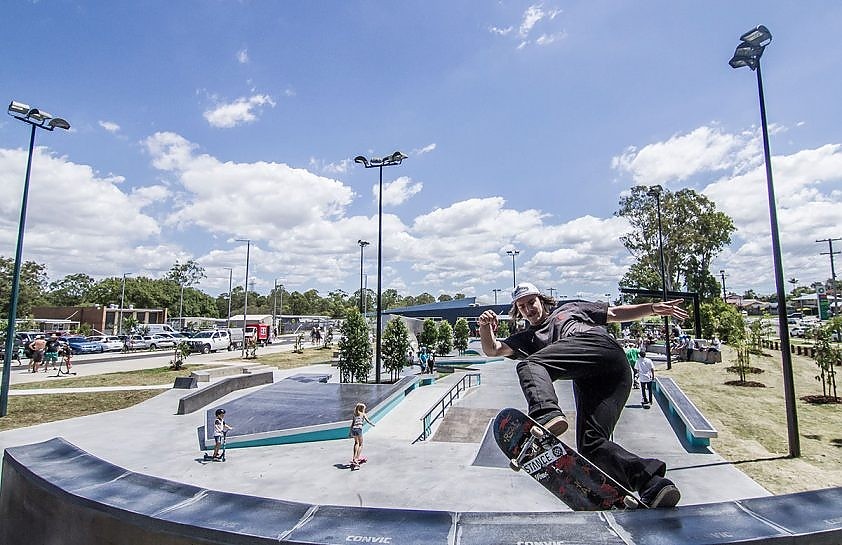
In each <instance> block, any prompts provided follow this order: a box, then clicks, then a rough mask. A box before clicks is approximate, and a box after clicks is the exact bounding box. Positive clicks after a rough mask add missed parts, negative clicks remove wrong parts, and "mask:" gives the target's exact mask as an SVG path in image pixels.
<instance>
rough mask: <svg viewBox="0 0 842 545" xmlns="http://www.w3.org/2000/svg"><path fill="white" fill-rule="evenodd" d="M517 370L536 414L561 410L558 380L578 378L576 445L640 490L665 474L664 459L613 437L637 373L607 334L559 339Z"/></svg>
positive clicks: (531, 411)
mask: <svg viewBox="0 0 842 545" xmlns="http://www.w3.org/2000/svg"><path fill="white" fill-rule="evenodd" d="M517 374H518V378H519V379H520V386H521V388H522V389H523V394H524V396H526V401H527V403H528V405H529V414H530V416H533V417H536V416H540V415H541V414H545V413H547V412H550V411H558V410H560V408H559V406H558V396H556V393H555V388H554V387H553V381H555V380H572V381H573V395H574V397H575V400H576V445H577V448H578V449H579V452H580V453H582V455H584V456H585V457H586V458H588V459H589V460H590V461H591V462H593V463H594V464H595V465H597V466H598V467H599V468H600V469H602V470H603V471H605V472H606V473H608V474H609V475H610V476H611V477H613V478H614V479H615V480H616V481H617V482H619V483H620V484H622V485H623V486H625V487H627V488H630V489H632V490H640V489H641V488H643V486H644V485H645V484H646V483H647V481H649V479H651V478H652V477H653V476H654V475H660V476H663V475H664V473H666V464H664V462H662V461H660V460H657V459H654V458H640V457H639V456H637V455H635V454H632V453H630V452H628V451H626V450H624V449H623V448H622V447H620V446H619V445H618V444H616V443H614V442H612V441H611V434H612V432H613V431H614V427H615V426H616V425H617V421H618V420H619V419H620V413H621V412H622V410H623V407H625V404H626V401H627V400H628V397H629V392H630V391H631V383H632V374H631V369H630V368H629V364H628V360H627V359H626V354H625V352H624V351H623V349H622V348H621V347H620V345H619V344H617V342H616V341H615V340H614V339H612V338H611V337H609V336H608V335H606V334H603V333H598V332H588V333H583V334H579V335H575V336H572V337H566V338H563V339H560V340H559V341H556V342H555V343H553V344H551V345H549V346H547V347H546V348H544V349H542V350H539V351H538V352H535V353H534V354H532V355H531V356H529V357H528V358H526V359H525V360H523V361H521V362H519V363H518V365H517Z"/></svg>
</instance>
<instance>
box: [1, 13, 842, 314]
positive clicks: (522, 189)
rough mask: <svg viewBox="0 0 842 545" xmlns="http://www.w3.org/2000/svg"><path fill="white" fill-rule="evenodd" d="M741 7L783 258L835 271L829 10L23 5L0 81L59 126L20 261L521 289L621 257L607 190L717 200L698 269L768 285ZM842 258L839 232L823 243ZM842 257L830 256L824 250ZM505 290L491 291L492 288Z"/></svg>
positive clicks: (612, 287) (307, 284) (618, 270)
mask: <svg viewBox="0 0 842 545" xmlns="http://www.w3.org/2000/svg"><path fill="white" fill-rule="evenodd" d="M757 24H764V25H766V26H767V27H768V28H769V29H770V30H771V32H772V34H773V41H772V44H771V45H770V46H769V47H768V48H767V50H766V52H765V54H764V57H763V66H762V69H763V81H764V86H765V93H766V103H767V110H768V116H769V123H770V131H771V149H772V154H773V161H772V165H773V169H774V176H775V188H776V192H777V198H778V214H779V222H780V231H781V239H782V247H783V254H784V271H785V275H786V277H787V278H790V277H796V278H798V279H799V281H800V282H801V283H804V284H809V283H811V282H814V281H821V280H825V279H827V278H828V277H829V276H830V263H829V259H828V257H827V256H821V255H819V254H820V252H827V245H826V244H825V245H821V244H817V243H816V242H815V241H816V240H817V239H823V238H828V237H831V238H836V237H842V226H840V223H841V222H840V221H839V210H840V207H839V204H840V201H842V184H840V181H841V180H842V150H840V143H842V136H840V130H839V128H838V127H839V120H840V119H842V111H840V109H841V108H842V106H840V102H839V97H840V96H842V88H840V87H842V85H841V84H840V77H842V76H840V75H839V73H840V71H839V66H840V64H842V62H840V61H842V48H840V46H839V45H838V44H837V43H836V35H837V33H838V28H839V27H840V25H842V5H837V4H835V3H829V2H812V1H808V2H799V3H795V2H766V1H746V2H738V3H734V2H724V1H723V2H668V1H651V2H623V1H616V2H605V1H602V2H599V1H597V2H593V1H575V2H565V1H545V2H540V3H535V2H529V1H524V2H515V1H506V2H444V1H425V2H394V3H387V2H369V1H348V2H302V1H298V2H293V1H284V2H269V1H263V2H257V1H239V2H235V1H224V0H217V1H204V2H199V1H179V2H163V1H157V0H149V1H138V2H131V3H128V2H127V3H123V2H105V1H100V2H95V1H91V2H71V1H64V0H52V1H35V2H26V1H15V2H12V3H10V5H9V6H6V7H5V9H4V16H3V20H2V22H0V31H2V33H0V35H2V37H3V38H2V40H3V50H4V54H5V56H6V59H7V61H6V62H4V63H2V65H0V89H2V90H3V93H2V94H0V96H5V98H6V100H7V104H8V101H11V100H17V101H20V102H24V103H27V104H30V105H31V106H33V107H38V108H41V109H43V110H46V111H48V112H51V113H53V114H54V115H56V116H60V117H64V118H66V119H67V120H68V121H69V122H70V123H71V125H72V129H71V131H69V132H64V131H57V132H53V133H47V132H46V131H39V134H38V135H37V146H38V147H37V150H36V154H35V158H34V162H33V170H32V182H31V188H30V205H29V212H28V216H27V230H26V235H25V243H24V256H25V259H33V260H36V261H39V262H41V263H45V264H46V265H47V267H48V274H49V276H50V279H51V280H56V279H59V278H61V277H62V276H64V275H66V274H71V273H76V272H85V273H88V274H90V275H91V276H93V277H95V278H102V277H106V276H119V275H121V274H122V273H124V272H132V273H134V274H145V275H148V276H152V277H158V276H161V275H163V274H164V273H165V272H166V270H167V269H168V268H169V267H170V266H171V265H172V264H173V263H174V262H175V261H176V260H180V261H182V262H183V261H185V260H187V259H195V260H197V261H198V262H199V263H200V264H201V265H202V266H204V267H205V269H206V274H207V278H206V279H204V280H203V281H202V283H201V284H200V286H199V287H200V288H201V289H203V290H205V291H207V292H208V293H211V294H213V295H216V294H218V293H220V292H223V291H227V288H228V272H227V270H225V267H232V268H234V279H235V282H238V281H239V283H240V284H242V282H243V279H244V276H245V254H246V251H245V245H244V243H241V242H237V241H236V239H243V238H246V239H251V240H252V248H251V273H250V277H251V279H252V281H253V282H254V288H255V289H256V290H257V291H259V292H263V293H266V292H268V291H269V289H271V286H272V284H273V282H274V281H275V279H277V280H278V282H279V283H283V284H284V285H285V286H286V287H287V289H290V290H299V291H302V290H306V289H310V288H315V289H318V290H319V292H320V293H321V294H322V295H326V294H327V293H328V292H329V291H331V290H334V289H343V290H345V291H347V292H349V293H351V292H353V291H355V290H356V289H358V288H359V278H360V277H359V274H360V268H359V267H360V265H359V257H360V248H359V246H358V245H357V240H358V239H365V240H369V241H371V242H372V245H371V246H369V247H367V248H366V251H365V270H366V273H367V274H368V275H369V281H368V285H369V287H371V288H374V287H375V286H376V277H375V274H376V256H377V249H376V241H377V191H376V186H377V170H376V169H365V168H363V167H362V166H360V165H355V164H354V163H353V158H354V157H355V156H357V155H360V154H362V155H366V156H383V155H387V154H391V153H392V152H393V151H396V150H401V151H403V152H404V153H406V154H407V155H408V156H409V157H408V158H407V159H406V160H405V161H404V162H403V164H401V165H400V166H395V167H390V168H386V169H384V186H385V190H384V197H383V205H384V240H383V255H384V274H383V287H384V289H386V288H394V289H397V290H398V291H399V292H400V293H401V294H404V295H416V294H418V293H421V292H424V291H427V292H429V293H432V294H433V295H436V296H437V295H439V294H440V293H450V294H453V293H457V292H459V293H464V294H466V295H469V296H478V297H480V298H481V299H483V300H493V297H494V293H493V291H492V290H493V289H495V288H503V289H505V290H508V289H509V288H510V287H511V284H512V271H511V265H512V263H511V258H510V257H509V256H508V255H506V253H505V252H506V250H509V249H512V248H516V249H518V250H519V251H520V254H519V255H518V256H517V277H518V280H531V281H533V282H534V283H536V284H537V285H538V286H539V287H540V288H542V289H547V288H554V289H555V290H556V291H555V293H556V294H557V295H558V294H563V295H568V296H573V295H577V294H579V295H581V296H584V297H588V298H596V297H600V296H602V295H603V294H605V293H613V294H616V293H617V281H618V280H619V278H620V277H621V276H622V274H623V273H624V272H625V270H626V268H627V267H628V265H629V263H630V261H629V256H628V255H627V253H626V251H625V250H624V248H623V247H622V244H621V243H620V240H619V237H620V236H621V235H622V234H623V233H624V232H625V231H626V229H627V225H626V224H625V222H624V220H622V219H620V218H616V217H614V212H615V211H616V210H617V207H618V201H619V199H620V197H621V195H622V194H623V192H624V191H627V190H628V189H629V188H630V187H631V186H633V185H636V184H644V185H649V184H656V183H660V184H662V185H664V186H665V187H667V188H669V189H671V190H674V191H675V190H679V189H681V188H685V187H690V188H693V189H696V190H697V191H699V192H702V193H704V194H706V195H707V196H709V197H710V198H711V199H713V200H714V201H715V202H716V204H717V206H718V208H719V209H720V210H723V211H724V212H726V213H728V214H729V215H730V216H731V217H732V218H733V219H734V221H735V224H736V226H737V228H738V231H737V233H736V235H735V236H734V238H733V244H732V245H731V247H729V248H728V249H727V250H726V251H725V252H723V254H722V255H721V256H720V258H719V259H718V260H717V261H716V263H715V264H714V266H713V270H714V274H716V275H717V276H718V271H719V269H723V268H724V269H726V270H727V272H728V280H727V285H728V288H729V290H730V289H733V290H734V291H737V292H739V293H742V291H744V290H746V289H754V290H756V291H758V292H760V293H771V292H772V291H774V279H773V272H772V271H773V269H772V258H771V241H770V236H769V219H768V202H767V197H766V195H767V194H766V185H765V172H764V169H763V161H762V159H763V156H762V141H761V135H760V129H759V119H760V116H759V108H758V100H757V85H756V79H755V75H754V74H753V73H752V72H751V71H749V70H748V69H741V70H734V69H732V68H730V66H728V60H729V59H730V58H731V55H732V54H733V52H734V48H735V47H736V45H737V43H738V41H739V36H740V35H741V34H742V33H743V32H745V31H747V30H749V29H750V28H752V27H754V26H755V25H757ZM27 146H28V130H27V127H26V126H25V125H24V124H22V123H20V122H19V121H17V120H15V119H13V118H11V117H9V116H3V117H2V118H0V254H1V255H5V256H8V257H12V256H13V255H14V247H15V242H16V236H17V221H18V214H19V212H20V199H21V191H22V185H23V178H24V170H25V166H26V151H27V150H26V148H27ZM837 244H838V245H839V246H838V248H839V249H842V241H840V242H838V243H837ZM838 261H839V267H837V268H842V260H838ZM500 299H501V301H505V300H507V299H508V294H507V292H506V291H504V292H503V294H501V295H500Z"/></svg>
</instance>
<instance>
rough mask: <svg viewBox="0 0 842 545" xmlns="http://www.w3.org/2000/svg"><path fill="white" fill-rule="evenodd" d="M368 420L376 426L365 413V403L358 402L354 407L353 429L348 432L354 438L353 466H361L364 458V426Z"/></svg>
mask: <svg viewBox="0 0 842 545" xmlns="http://www.w3.org/2000/svg"><path fill="white" fill-rule="evenodd" d="M366 422H368V423H369V424H371V425H372V426H374V422H372V421H371V420H369V419H368V415H367V414H365V403H357V405H356V406H355V407H354V417H353V418H352V419H351V430H350V431H349V432H348V435H349V436H350V437H353V438H354V454H353V457H352V458H351V468H352V469H354V468H359V467H360V463H362V460H363V454H362V453H363V426H364V425H365V423H366Z"/></svg>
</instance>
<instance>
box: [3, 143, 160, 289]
mask: <svg viewBox="0 0 842 545" xmlns="http://www.w3.org/2000/svg"><path fill="white" fill-rule="evenodd" d="M26 160H27V152H26V151H24V150H21V149H12V150H9V149H0V246H2V247H5V248H13V247H14V246H15V243H16V240H17V221H18V217H19V214H20V203H21V188H22V183H23V178H24V174H25V172H24V170H25V168H26ZM32 161H33V163H34V164H37V165H38V166H37V171H36V170H35V169H33V175H32V178H31V182H30V190H29V203H28V214H27V222H26V235H25V239H24V244H25V248H26V255H27V259H33V260H35V261H38V262H42V263H43V262H49V263H51V264H52V266H51V267H50V270H49V271H48V273H49V274H50V277H51V278H53V279H55V278H60V277H61V276H63V275H65V274H70V273H74V272H79V271H84V272H87V273H88V274H91V275H93V276H97V275H102V274H114V273H115V271H113V268H114V267H115V266H116V267H120V265H119V264H120V263H124V262H126V261H127V260H130V259H131V258H132V257H131V256H132V253H133V249H134V248H135V247H136V246H137V245H138V244H141V243H143V242H144V241H148V240H155V239H157V238H158V236H159V235H160V227H159V224H158V221H157V220H156V219H155V218H153V217H152V216H150V215H148V214H145V213H144V212H142V210H141V209H142V208H143V206H144V204H145V203H143V202H140V200H139V199H135V198H134V196H133V195H132V194H127V193H125V192H123V191H121V189H120V188H119V187H118V186H119V184H122V183H124V182H125V180H124V179H123V178H122V177H120V176H102V175H100V174H98V173H96V172H95V171H94V170H93V169H92V168H91V167H89V166H87V165H81V164H78V163H73V162H71V161H68V160H67V158H65V157H60V156H57V155H55V154H53V153H52V152H50V151H49V150H48V149H47V148H44V147H36V148H35V150H34V154H33V159H32Z"/></svg>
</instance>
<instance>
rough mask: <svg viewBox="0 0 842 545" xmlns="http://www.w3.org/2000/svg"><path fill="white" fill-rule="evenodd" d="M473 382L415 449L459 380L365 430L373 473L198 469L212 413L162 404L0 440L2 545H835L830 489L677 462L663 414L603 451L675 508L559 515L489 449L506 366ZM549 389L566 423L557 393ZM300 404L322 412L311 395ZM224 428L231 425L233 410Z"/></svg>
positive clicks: (682, 454) (837, 535) (308, 455)
mask: <svg viewBox="0 0 842 545" xmlns="http://www.w3.org/2000/svg"><path fill="white" fill-rule="evenodd" d="M478 368H479V370H480V372H481V373H482V385H481V386H479V387H477V388H476V389H473V390H472V391H470V392H467V393H463V397H462V399H460V400H459V401H458V402H456V404H455V405H454V407H453V408H452V409H451V410H450V412H449V413H448V416H446V417H445V419H444V421H443V422H441V423H440V424H437V429H436V430H434V435H433V437H432V438H431V439H429V440H427V441H424V442H421V443H416V444H414V445H413V444H412V441H413V440H414V439H415V438H416V437H417V436H418V434H419V433H420V432H421V424H420V418H421V417H422V416H423V414H424V413H426V411H427V410H428V409H429V408H430V407H431V406H433V405H434V404H435V403H436V402H437V400H439V399H440V397H441V396H442V395H443V394H445V393H446V392H447V390H448V389H449V388H450V387H451V386H452V385H453V381H454V380H456V379H455V377H454V378H451V377H445V378H443V379H440V380H439V381H438V382H436V383H435V384H433V385H431V386H427V387H423V388H416V389H415V390H413V391H411V392H410V393H409V394H407V395H406V397H405V398H404V399H403V400H402V401H401V402H400V403H398V404H396V405H395V406H394V407H392V408H391V409H390V411H389V412H388V413H386V414H383V415H382V416H380V417H378V415H372V413H371V411H370V416H372V417H373V419H375V421H376V423H377V427H376V428H372V429H367V430H366V432H365V452H366V453H367V455H368V457H369V459H370V461H369V462H368V463H367V464H366V467H365V468H364V470H363V471H354V472H350V471H348V470H347V469H340V467H337V466H342V465H343V464H347V461H348V460H349V459H350V456H351V441H350V440H349V439H339V440H327V441H317V442H310V443H295V444H286V445H267V446H259V447H250V448H230V445H229V450H228V455H227V461H226V463H224V464H213V463H207V464H204V463H201V462H199V461H198V459H199V458H201V456H202V454H201V452H200V451H198V449H197V446H196V429H197V427H199V426H202V425H203V424H205V417H206V414H205V412H204V411H198V412H196V413H194V414H192V415H175V414H174V412H175V407H176V406H177V404H178V398H179V396H180V395H183V392H177V391H174V390H172V391H167V392H165V393H163V394H161V395H159V396H157V397H155V398H153V399H151V400H149V401H147V402H145V403H142V404H140V405H137V406H135V407H132V408H130V409H126V410H123V411H116V412H114V413H107V414H102V415H94V416H90V417H81V418H77V419H72V420H68V421H63V422H56V423H51V424H44V425H41V426H35V427H31V428H26V429H20V430H12V431H9V432H3V433H0V447H2V448H4V449H6V451H5V455H4V460H3V473H2V480H0V532H2V533H3V534H2V535H0V542H3V543H7V544H10V545H13V544H16V543H63V544H70V545H73V544H76V543H79V544H81V543H97V542H108V541H109V540H110V541H113V542H118V543H119V542H131V543H150V544H151V543H155V544H163V545H167V544H171V543H172V544H187V543H203V544H204V543H391V544H399V543H419V544H420V543H424V544H436V543H442V544H445V543H447V544H451V543H453V544H455V543H466V544H467V543H482V544H495V543H500V544H503V543H512V544H515V543H601V544H606V543H608V544H610V543H627V544H629V543H652V544H655V543H664V544H667V543H670V544H680V543H737V542H739V543H745V542H749V543H751V542H755V543H837V542H840V541H842V517H840V516H839V513H840V512H842V491H840V490H839V489H829V490H823V491H814V492H807V493H803V494H795V495H789V496H777V497H774V496H770V495H769V493H768V492H767V491H765V490H764V489H763V488H762V487H760V486H759V485H757V483H755V482H754V481H752V480H751V479H749V478H748V477H746V476H745V475H744V474H742V473H741V472H740V471H739V470H737V469H736V468H735V467H734V466H732V465H731V464H729V463H728V462H727V461H725V460H723V459H722V458H721V457H719V456H718V455H716V454H715V453H714V452H712V451H707V452H699V451H697V450H692V451H691V450H688V449H687V448H685V447H684V446H683V444H682V441H681V439H680V438H679V437H678V436H677V435H676V433H675V432H674V431H673V429H672V427H671V426H670V424H669V422H668V421H667V419H666V417H665V416H664V415H663V414H662V412H661V411H660V410H658V406H657V405H656V406H655V407H654V408H653V409H651V410H649V411H645V412H644V411H643V410H638V409H636V408H635V405H634V402H630V403H629V405H628V407H627V409H626V411H625V412H624V415H623V418H622V419H621V421H620V424H619V425H618V429H617V432H616V433H615V438H616V439H617V441H618V442H619V443H621V444H623V445H626V446H627V447H628V448H629V449H631V450H634V451H637V452H646V453H650V454H651V455H653V456H658V457H660V458H662V459H664V460H665V461H666V462H667V464H668V466H669V468H670V471H669V473H668V475H669V476H670V478H672V479H673V480H674V481H675V482H676V484H677V485H678V486H679V488H681V490H682V496H683V499H682V502H681V503H680V504H679V506H678V508H675V509H663V510H662V509H654V510H650V511H634V512H623V511H606V512H597V513H574V512H570V511H566V508H565V506H564V505H563V504H562V503H561V502H559V501H558V500H557V499H556V498H555V497H554V496H552V495H551V494H549V493H548V492H546V491H545V490H543V489H542V488H541V487H538V486H536V485H535V483H534V482H533V481H532V480H531V478H530V477H528V476H526V475H523V474H521V473H515V472H512V471H511V470H509V469H508V460H507V459H505V457H504V456H503V455H502V454H501V453H500V452H499V450H497V447H496V445H494V444H493V438H491V439H490V441H489V436H488V433H487V424H488V423H489V422H490V417H488V415H489V414H492V413H493V412H496V410H499V409H500V408H503V407H506V406H519V404H522V403H523V401H522V399H521V398H520V392H519V389H518V388H517V383H516V377H515V376H514V369H513V367H512V364H511V362H501V363H492V364H486V365H483V366H478ZM327 370H328V372H330V371H331V369H330V368H329V367H328V368H327ZM307 371H308V372H310V371H311V369H308V370H307ZM312 371H313V372H317V370H316V369H312ZM457 375H458V373H457ZM281 378H283V376H282V373H279V374H278V380H280V379H281ZM318 386H319V384H314V385H313V387H314V388H317V387H318ZM558 390H559V394H560V399H561V402H562V406H563V408H564V409H565V411H569V410H572V401H571V399H572V398H571V395H570V393H569V392H568V391H567V390H566V388H565V385H564V384H560V385H559V387H558ZM252 391H254V390H250V391H244V392H238V393H235V394H231V395H230V396H229V397H226V398H223V399H221V400H219V402H217V403H214V404H213V405H212V406H209V407H208V409H211V408H214V407H216V406H220V405H222V406H226V407H227V406H228V405H226V403H227V402H228V401H230V400H232V399H244V398H245V396H246V395H247V394H249V393H252ZM310 402H311V403H312V404H313V406H314V407H315V406H318V404H319V399H318V397H317V394H316V393H314V395H313V398H312V399H311V400H310ZM278 403H279V404H282V403H283V400H282V399H279V400H278ZM300 403H301V401H300V399H298V400H296V404H297V405H300ZM242 410H243V411H245V409H242ZM350 410H351V407H349V410H348V415H347V421H350ZM282 412H283V411H281V413H282ZM569 414H570V415H571V416H573V414H572V412H571V413H569ZM244 416H245V415H244ZM644 418H645V419H646V420H645V421H643V420H641V419H644ZM150 419H151V420H152V421H153V422H154V425H149V424H148V422H149V421H150ZM226 421H230V423H231V425H233V426H234V427H235V428H236V427H237V415H236V414H235V413H234V412H233V411H231V410H228V411H227V418H226ZM483 422H484V423H483ZM478 423H479V424H478ZM641 430H645V431H641ZM59 437H61V438H63V439H58V438H59ZM150 452H154V453H156V454H155V456H151V455H150ZM495 455H499V456H495Z"/></svg>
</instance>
